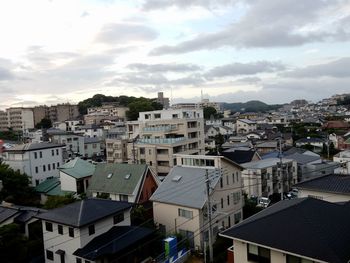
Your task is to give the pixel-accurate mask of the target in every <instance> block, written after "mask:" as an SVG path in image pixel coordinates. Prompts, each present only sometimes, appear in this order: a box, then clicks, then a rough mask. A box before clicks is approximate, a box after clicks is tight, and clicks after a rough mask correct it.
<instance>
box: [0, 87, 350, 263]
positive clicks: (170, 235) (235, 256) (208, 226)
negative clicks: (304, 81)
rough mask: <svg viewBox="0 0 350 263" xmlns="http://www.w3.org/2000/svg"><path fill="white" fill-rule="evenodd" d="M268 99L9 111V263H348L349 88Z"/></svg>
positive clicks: (1, 174) (4, 192) (107, 99)
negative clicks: (317, 96) (283, 100)
mask: <svg viewBox="0 0 350 263" xmlns="http://www.w3.org/2000/svg"><path fill="white" fill-rule="evenodd" d="M261 104H262V103H261V102H257V101H255V102H251V103H250V106H249V107H250V108H249V109H248V108H240V109H239V110H233V109H232V107H233V106H234V105H233V104H229V103H222V102H214V101H210V100H209V99H203V98H202V99H201V101H199V102H194V103H178V104H170V101H169V98H168V97H166V96H165V95H164V93H163V92H158V96H157V97H156V98H154V99H146V98H134V97H127V96H119V97H111V96H105V95H101V94H98V95H95V96H94V97H92V98H90V99H87V100H84V101H81V102H79V103H78V104H58V105H52V106H46V105H43V106H36V107H31V108H30V107H27V108H26V107H11V108H7V109H6V110H5V111H2V112H0V131H1V132H0V138H1V141H0V143H1V147H0V149H1V163H0V179H1V185H0V187H1V192H0V194H1V196H0V197H1V200H2V204H1V207H0V236H1V243H0V251H1V252H0V253H1V256H2V259H3V260H4V261H3V262H77V263H81V262H85V263H88V262H98V263H100V262H186V260H187V262H192V261H191V260H195V259H197V260H199V261H201V260H202V261H203V262H204V261H205V262H339V263H340V262H348V260H349V259H350V245H349V244H350V225H349V220H350V123H349V122H350V108H349V107H350V94H342V95H334V96H332V97H330V98H325V99H323V100H321V101H319V102H317V103H311V102H308V101H306V100H303V99H300V100H294V101H291V102H290V103H288V104H281V105H273V107H272V106H270V105H266V104H264V105H265V109H261V108H257V105H260V106H261ZM230 107H231V109H230ZM254 107H255V108H254ZM34 260H36V261H34Z"/></svg>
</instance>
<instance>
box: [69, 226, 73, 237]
mask: <svg viewBox="0 0 350 263" xmlns="http://www.w3.org/2000/svg"><path fill="white" fill-rule="evenodd" d="M68 232H69V236H70V237H74V228H73V227H70V228H68Z"/></svg>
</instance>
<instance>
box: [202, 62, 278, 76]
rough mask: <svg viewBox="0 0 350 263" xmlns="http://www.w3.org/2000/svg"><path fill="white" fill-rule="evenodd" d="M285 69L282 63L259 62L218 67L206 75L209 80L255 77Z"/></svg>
mask: <svg viewBox="0 0 350 263" xmlns="http://www.w3.org/2000/svg"><path fill="white" fill-rule="evenodd" d="M284 69H285V66H284V65H283V64H282V63H281V62H269V61H257V62H251V63H232V64H227V65H223V66H218V67H215V68H213V69H211V70H210V71H208V72H207V73H206V74H205V75H206V77H209V78H218V77H229V76H238V75H255V74H257V73H266V72H276V71H280V70H284Z"/></svg>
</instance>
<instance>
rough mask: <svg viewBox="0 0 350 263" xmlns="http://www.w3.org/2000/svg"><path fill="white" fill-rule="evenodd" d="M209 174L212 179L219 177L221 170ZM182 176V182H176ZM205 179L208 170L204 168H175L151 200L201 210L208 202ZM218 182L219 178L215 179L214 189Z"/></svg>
mask: <svg viewBox="0 0 350 263" xmlns="http://www.w3.org/2000/svg"><path fill="white" fill-rule="evenodd" d="M208 173H209V175H210V177H211V176H213V174H217V175H219V169H211V170H209V171H208ZM180 176H181V178H180V180H175V179H176V178H179V177H180ZM205 177H206V170H205V169H203V168H195V167H180V166H175V167H174V168H173V169H172V170H171V171H170V173H169V174H168V175H167V176H166V177H165V179H164V181H163V183H162V184H161V185H160V186H159V187H158V189H157V190H156V191H155V192H154V194H153V195H152V197H151V198H150V200H152V201H156V202H161V203H168V204H174V205H180V206H186V207H193V208H199V209H201V208H202V207H203V206H204V205H205V203H206V200H207V194H206V183H205ZM218 180H219V176H214V177H213V180H212V181H211V186H212V188H213V187H214V186H215V185H216V184H217V182H218Z"/></svg>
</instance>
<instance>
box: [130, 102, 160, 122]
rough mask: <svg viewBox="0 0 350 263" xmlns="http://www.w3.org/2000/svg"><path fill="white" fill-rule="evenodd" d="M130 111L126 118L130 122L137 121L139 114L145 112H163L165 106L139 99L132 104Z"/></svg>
mask: <svg viewBox="0 0 350 263" xmlns="http://www.w3.org/2000/svg"><path fill="white" fill-rule="evenodd" d="M128 107H129V110H128V111H127V112H126V117H127V118H128V120H137V118H138V117H139V113H140V112H143V111H153V110H161V109H162V108H163V106H162V105H161V104H160V103H157V102H154V101H152V100H150V99H146V98H143V97H141V98H138V99H136V100H135V101H133V102H131V103H130V104H129V105H128Z"/></svg>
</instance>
